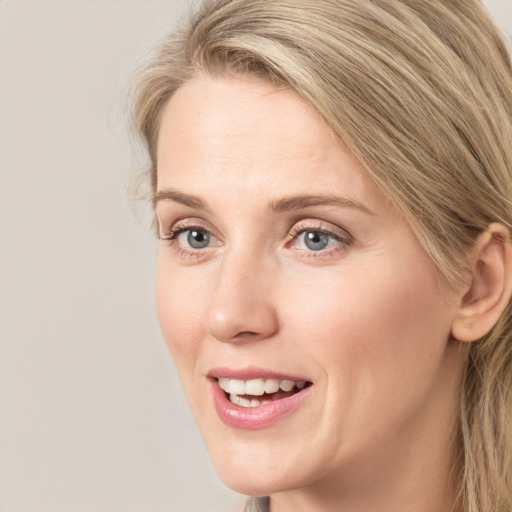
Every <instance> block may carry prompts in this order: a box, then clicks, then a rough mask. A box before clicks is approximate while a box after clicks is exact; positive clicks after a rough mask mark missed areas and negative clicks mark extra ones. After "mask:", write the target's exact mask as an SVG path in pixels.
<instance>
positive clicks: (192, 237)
mask: <svg viewBox="0 0 512 512" xmlns="http://www.w3.org/2000/svg"><path fill="white" fill-rule="evenodd" d="M177 239H178V243H179V244H180V245H182V246H184V247H186V246H188V247H191V248H192V249H204V248H205V247H208V246H209V245H210V240H211V237H210V234H209V233H208V232H207V231H205V230H204V229H197V228H194V229H186V230H183V231H181V233H179V234H178V236H177Z"/></svg>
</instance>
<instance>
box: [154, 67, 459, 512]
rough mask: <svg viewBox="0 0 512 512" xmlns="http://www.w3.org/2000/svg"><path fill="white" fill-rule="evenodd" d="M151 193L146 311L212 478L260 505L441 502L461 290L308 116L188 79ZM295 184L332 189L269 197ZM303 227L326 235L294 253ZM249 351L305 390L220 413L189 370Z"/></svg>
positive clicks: (226, 82) (296, 106)
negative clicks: (278, 412) (278, 404)
mask: <svg viewBox="0 0 512 512" xmlns="http://www.w3.org/2000/svg"><path fill="white" fill-rule="evenodd" d="M170 190H172V191H173V193H172V194H169V193H168V192H169V191H170ZM158 192H159V193H160V195H161V200H160V201H158V202H157V204H156V208H155V211H156V215H157V218H158V222H159V226H160V231H161V235H162V238H168V235H169V232H170V231H171V230H173V229H174V230H178V231H179V230H181V231H180V233H181V235H179V236H177V237H175V238H174V239H173V240H171V241H169V240H162V242H161V246H160V251H159V261H158V274H157V306H158V315H159V320H160V324H161V328H162V332H163V334H164V337H165V340H166V342H167V344H168V346H169V348H170V350H171V352H172V355H173V357H174V359H175V361H176V365H177V367H178V370H179V372H180V375H181V378H182V380H183V383H184V387H185V390H186V393H187V395H188V399H189V401H190V404H191V407H192V410H193V412H194V415H195V418H196V420H197V422H198V425H199V427H200V430H201V432H202V434H203V437H204V439H205V441H206V444H207V446H208V449H209V451H210V454H211V457H212V459H213V462H214V465H215V467H216V469H217V471H218V473H219V475H220V477H221V478H222V479H223V480H224V482H225V483H226V484H227V485H228V486H230V487H232V488H233V489H235V490H237V491H239V492H241V493H245V494H248V495H266V494H271V495H272V498H271V504H272V505H271V507H272V511H273V512H274V511H292V510H294V511H296V510H308V511H311V512H315V511H332V510H340V511H345V510H347V511H350V512H359V511H361V512H362V511H364V512H372V511H379V512H386V511H387V512H396V511H397V510H403V507H404V503H406V504H407V507H406V508H407V510H408V511H409V512H435V511H439V512H441V511H444V512H446V511H449V510H451V507H452V506H453V503H454V485H453V471H454V468H455V449H454V431H455V418H456V412H455V411H456V410H457V404H458V395H459V388H460V384H459V382H460V377H461V368H462V359H463V356H462V351H461V350H460V343H459V342H456V341H454V340H453V339H452V338H451V336H450V333H451V329H452V323H453V321H454V318H455V317H456V315H457V307H458V306H457V304H459V303H460V301H461V293H462V292H460V291H456V290H453V289H452V288H451V287H450V286H449V285H448V283H447V282H446V281H445V280H444V279H443V278H442V277H441V276H440V274H439V273H438V272H437V271H436V269H435V268H434V266H433V265H432V263H431V262H430V261H429V259H428V258H427V257H426V255H425V254H424V251H423V250H422V248H421V246H420V244H419V242H418V240H417V238H416V237H415V235H414V233H413V232H412V230H411V229H410V227H409V226H408V225H407V223H406V222H405V221H404V220H403V219H402V218H401V217H400V215H399V214H398V213H397V211H396V210H395V209H394V208H393V207H392V206H391V204H390V203H389V201H387V199H386V197H385V196H384V195H383V194H382V193H381V192H380V190H379V189H378V188H377V187H376V185H375V184H374V183H373V182H372V180H371V179H370V178H369V176H368V175H367V172H366V171H365V170H364V168H363V167H362V166H361V164H360V163H359V162H358V161H357V160H356V159H355V158H354V157H353V156H352V155H351V154H350V153H349V152H348V151H347V149H346V148H345V147H344V145H343V144H342V143H341V142H340V140H339V139H337V137H336V136H335V135H334V134H333V133H332V131H331V130H330V128H329V127H328V125H327V124H326V123H325V121H324V120H323V119H322V118H321V117H320V116H319V115H318V114H317V113H316V112H315V111H314V110H313V109H312V108H311V107H310V106H309V105H308V104H307V103H305V102H304V101H303V100H302V99H301V98H300V97H298V96H297V95H296V94H295V93H294V92H292V91H289V90H287V89H283V88H281V89H278V88H276V87H274V86H273V85H270V84H267V83H265V82H261V81H249V80H245V79H215V80H214V79H210V78H207V77H205V76H199V77H197V78H195V79H193V80H191V81H189V82H188V83H186V84H185V85H183V86H182V87H181V88H180V89H179V90H178V91H177V92H176V93H175V94H174V95H173V97H172V98H171V100H170V101H169V103H168V104H167V105H166V107H165V109H164V111H163V113H162V118H161V128H160V134H159V145H158ZM175 192H179V193H181V194H188V195H193V196H195V197H196V198H197V199H199V200H200V201H201V202H202V203H204V206H206V208H207V209H204V208H203V207H200V206H199V204H194V203H193V202H190V201H189V200H186V201H184V200H183V197H182V196H178V195H176V194H175ZM166 193H167V196H166V197H167V198H165V197H164V196H165V194H166ZM297 195H298V196H304V195H307V196H310V195H314V196H317V195H318V196H324V197H325V196H326V195H327V196H333V195H335V196H337V197H342V198H345V199H348V200H349V203H348V204H319V205H313V206H312V205H310V206H304V205H302V206H300V205H299V206H300V207H298V208H296V209H293V210H288V211H274V210H273V209H272V208H271V207H270V206H269V205H271V204H272V202H274V204H275V202H276V201H280V200H282V199H283V198H290V197H292V196H297ZM184 202H187V203H188V204H183V203H184ZM296 206H297V205H296ZM190 227H195V228H199V229H201V230H203V231H204V232H205V233H209V236H210V243H209V245H208V246H207V247H205V248H202V249H194V248H192V247H190V245H189V243H188V239H187V235H188V234H189V232H188V231H187V229H189V228H190ZM307 230H309V232H318V231H325V232H329V233H332V234H334V235H335V237H337V238H338V240H336V239H335V238H334V237H331V236H330V235H329V238H328V241H329V242H328V246H327V248H326V249H323V250H311V249H310V248H309V247H308V246H307V245H306V243H305V240H304V232H305V231H307ZM248 366H253V367H260V368H266V369H269V370H276V371H282V372H286V373H289V374H292V375H300V376H304V378H306V379H307V380H309V381H311V382H312V383H313V387H312V389H311V395H310V397H309V398H308V399H307V400H305V401H304V402H303V403H302V405H301V406H300V407H299V408H298V409H297V410H294V411H293V412H292V413H291V414H288V415H287V416H285V417H283V418H281V420H280V421H279V422H278V423H277V424H275V425H273V426H271V427H268V428H264V429H261V430H253V431H246V430H240V429H234V428H230V427H228V426H226V425H225V424H224V423H223V422H222V421H221V420H220V419H219V417H218V416H217V413H216V411H215V408H214V406H213V400H212V396H211V392H210V386H209V382H208V379H207V377H206V375H207V373H208V372H209V371H210V369H211V368H214V367H229V368H245V367H248Z"/></svg>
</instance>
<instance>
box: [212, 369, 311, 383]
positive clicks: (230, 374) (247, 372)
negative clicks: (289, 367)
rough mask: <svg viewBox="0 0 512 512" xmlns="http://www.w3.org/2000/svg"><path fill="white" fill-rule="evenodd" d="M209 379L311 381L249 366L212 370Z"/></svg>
mask: <svg viewBox="0 0 512 512" xmlns="http://www.w3.org/2000/svg"><path fill="white" fill-rule="evenodd" d="M207 376H208V377H211V378H213V379H218V378H219V377H227V378H228V379H241V380H250V379H277V380H293V381H299V380H305V381H307V380H309V379H307V378H306V377H300V376H297V375H289V374H285V373H280V372H276V371H274V370H266V369H264V368H256V367H253V366H249V367H247V368H237V369H234V368H212V369H211V370H210V371H209V372H208V374H207Z"/></svg>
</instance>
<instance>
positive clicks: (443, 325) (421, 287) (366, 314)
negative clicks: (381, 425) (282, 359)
mask: <svg viewBox="0 0 512 512" xmlns="http://www.w3.org/2000/svg"><path fill="white" fill-rule="evenodd" d="M368 269H371V270H368ZM409 269H414V272H412V271H410V270H409ZM312 282H314V283H316V284H315V285H314V290H312V289H311V288H310V289H309V291H308V293H306V294H304V293H296V294H295V296H294V297H295V301H294V305H293V306H292V307H290V312H293V315H294V317H295V319H294V320H293V321H291V322H289V323H291V325H293V326H294V331H295V334H296V335H295V336H293V337H294V338H295V339H300V340H302V346H301V350H302V351H303V352H304V353H306V354H307V357H308V359H309V360H310V361H312V362H315V363H316V366H317V367H319V368H322V371H323V372H324V373H325V375H326V377H327V379H326V381H327V382H328V386H327V391H326V392H327V396H328V399H329V401H330V403H331V404H333V407H334V406H336V407H338V409H339V407H340V402H341V404H342V407H347V408H349V409H350V411H347V413H350V414H347V415H345V417H351V418H354V419H355V418H356V417H365V418H366V421H367V420H368V418H369V417H371V416H368V413H369V412H371V414H378V413H379V411H381V412H383V413H385V414H387V413H388V412H391V411H393V410H395V408H400V409H401V412H402V413H404V410H405V409H406V408H407V407H410V408H414V407H417V406H418V405H419V403H420V402H421V400H423V399H424V398H425V396H426V395H427V394H428V393H429V391H430V390H432V389H433V387H434V386H435V381H436V375H437V374H438V371H439V370H440V368H441V366H442V362H443V357H444V354H445V349H446V344H447V340H448V337H449V334H450V326H451V317H452V311H451V308H450V306H449V305H448V304H447V302H446V301H445V300H444V298H443V293H442V292H441V290H440V288H439V281H438V278H437V276H436V274H435V272H434V270H433V269H432V268H431V267H430V265H428V264H427V263H426V262H425V264H423V263H422V262H421V261H420V262H413V263H411V264H409V265H407V264H405V262H404V265H400V262H398V264H395V263H394V262H393V261H382V262H380V264H379V261H378V260H377V261H374V262H373V265H372V266H368V265H364V264H362V266H361V267H360V268H359V269H358V268H354V267H351V268H350V269H348V267H347V271H342V272H340V271H339V269H338V271H337V272H336V273H333V275H326V276H324V277H322V278H321V279H317V280H315V281H312ZM299 333H301V334H299ZM384 411H386V412H384ZM339 416H341V415H339Z"/></svg>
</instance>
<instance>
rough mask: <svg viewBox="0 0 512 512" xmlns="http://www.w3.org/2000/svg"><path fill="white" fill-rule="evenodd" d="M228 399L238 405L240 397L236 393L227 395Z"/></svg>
mask: <svg viewBox="0 0 512 512" xmlns="http://www.w3.org/2000/svg"><path fill="white" fill-rule="evenodd" d="M229 400H230V402H233V403H234V404H236V405H240V397H239V396H237V395H229Z"/></svg>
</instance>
